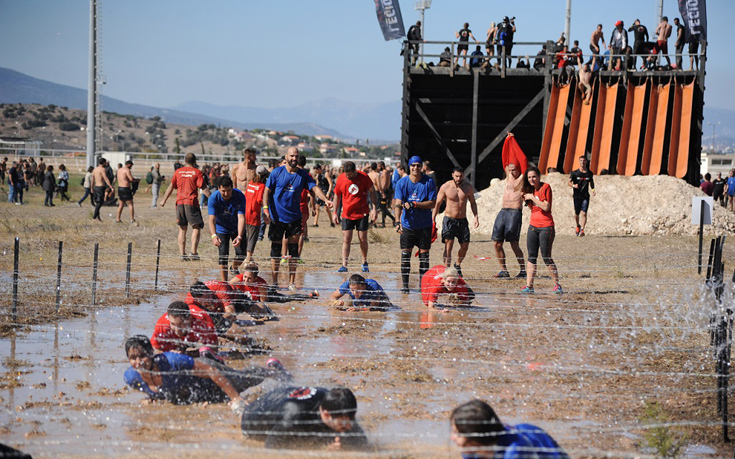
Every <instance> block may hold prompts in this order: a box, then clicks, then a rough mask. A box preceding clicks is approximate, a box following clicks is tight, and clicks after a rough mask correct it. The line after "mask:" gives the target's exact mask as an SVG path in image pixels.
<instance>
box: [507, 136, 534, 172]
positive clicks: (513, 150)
mask: <svg viewBox="0 0 735 459" xmlns="http://www.w3.org/2000/svg"><path fill="white" fill-rule="evenodd" d="M510 163H513V164H515V165H516V167H518V168H519V169H520V170H521V174H523V173H524V172H526V169H528V159H526V154H525V153H523V150H521V146H520V145H518V142H517V141H516V138H515V136H514V135H513V134H511V133H510V132H509V133H508V137H506V138H505V142H504V143H503V169H505V168H506V167H507V166H508V164H510Z"/></svg>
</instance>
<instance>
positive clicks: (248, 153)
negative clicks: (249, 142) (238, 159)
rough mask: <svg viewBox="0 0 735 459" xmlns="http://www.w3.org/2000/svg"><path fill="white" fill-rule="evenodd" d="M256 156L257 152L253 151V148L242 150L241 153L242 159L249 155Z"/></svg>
mask: <svg viewBox="0 0 735 459" xmlns="http://www.w3.org/2000/svg"><path fill="white" fill-rule="evenodd" d="M257 154H258V152H257V151H255V149H254V148H246V149H245V150H243V152H242V156H243V157H247V156H250V155H257Z"/></svg>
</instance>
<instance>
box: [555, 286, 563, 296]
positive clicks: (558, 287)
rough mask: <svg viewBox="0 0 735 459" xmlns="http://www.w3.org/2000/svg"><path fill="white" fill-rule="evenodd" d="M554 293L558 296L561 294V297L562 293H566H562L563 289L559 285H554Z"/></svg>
mask: <svg viewBox="0 0 735 459" xmlns="http://www.w3.org/2000/svg"><path fill="white" fill-rule="evenodd" d="M554 293H557V294H559V295H561V294H562V293H564V292H563V291H562V289H561V285H559V284H554Z"/></svg>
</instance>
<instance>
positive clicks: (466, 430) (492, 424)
mask: <svg viewBox="0 0 735 459" xmlns="http://www.w3.org/2000/svg"><path fill="white" fill-rule="evenodd" d="M449 422H450V424H451V427H452V434H451V439H452V441H453V442H454V443H455V444H456V445H457V446H459V447H460V448H461V449H462V458H463V459H483V458H487V459H494V458H503V459H521V458H529V459H530V458H534V459H535V458H545V459H569V455H568V454H567V453H566V452H565V451H564V449H562V447H561V446H559V444H558V443H557V442H556V440H554V439H553V438H551V436H550V435H549V434H548V433H546V432H545V431H544V430H543V429H541V428H540V427H536V426H534V425H532V424H517V425H515V426H511V425H505V424H503V423H501V422H500V419H499V418H498V415H497V414H495V410H493V409H492V407H491V406H490V405H488V404H487V403H485V402H483V401H482V400H472V401H471V402H467V403H465V404H463V405H460V406H458V407H457V408H455V409H454V411H453V412H452V415H451V417H450V421H449Z"/></svg>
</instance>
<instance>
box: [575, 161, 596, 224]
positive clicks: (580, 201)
mask: <svg viewBox="0 0 735 459" xmlns="http://www.w3.org/2000/svg"><path fill="white" fill-rule="evenodd" d="M587 165H588V162H587V158H586V157H584V156H580V157H579V169H577V170H576V171H572V173H571V174H570V176H569V186H570V187H572V188H574V220H575V221H576V222H577V228H576V229H575V230H574V233H575V234H576V235H577V236H584V228H585V226H587V209H589V205H590V191H591V192H592V196H595V195H596V193H595V181H594V179H593V178H592V171H590V170H589V169H587Z"/></svg>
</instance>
